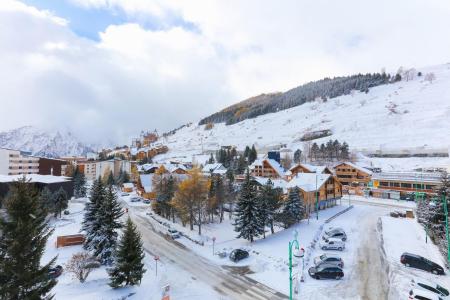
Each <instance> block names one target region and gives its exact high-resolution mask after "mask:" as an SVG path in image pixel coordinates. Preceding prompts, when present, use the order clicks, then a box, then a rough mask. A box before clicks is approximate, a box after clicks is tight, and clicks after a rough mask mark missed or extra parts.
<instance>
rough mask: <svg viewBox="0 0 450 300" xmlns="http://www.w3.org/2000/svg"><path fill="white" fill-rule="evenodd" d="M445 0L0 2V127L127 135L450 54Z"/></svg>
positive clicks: (94, 138) (122, 139)
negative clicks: (257, 99)
mask: <svg viewBox="0 0 450 300" xmlns="http://www.w3.org/2000/svg"><path fill="white" fill-rule="evenodd" d="M449 16H450V2H448V1H447V0H442V1H440V0H423V1H418V0H396V1H387V0H377V1H365V0H363V1H361V0H342V1H333V0H328V1H325V0H315V1H306V0H297V1H290V0H284V1H266V0H246V1H239V0H228V1H219V0H217V1H216V0H203V1H199V0H189V1H183V0H24V1H16V0H1V1H0V104H1V106H0V109H1V110H0V112H1V117H0V131H2V130H9V129H13V128H16V127H19V126H24V125H35V126H38V127H42V128H50V129H55V128H56V129H57V128H63V127H64V128H70V129H71V130H72V131H73V132H74V133H75V134H76V135H78V136H79V137H80V138H81V139H82V140H84V141H86V142H90V143H92V142H99V141H102V142H103V141H106V140H108V141H113V142H115V143H118V144H123V143H129V142H130V140H131V138H132V137H133V136H135V135H136V134H138V133H139V132H140V131H141V130H147V129H148V130H153V129H158V131H159V132H164V131H168V130H171V129H174V128H176V127H179V126H180V125H183V124H185V123H188V122H197V121H198V120H199V119H200V118H202V117H205V116H207V115H208V114H211V113H214V112H216V111H217V110H219V109H222V108H224V107H226V106H228V105H230V104H233V103H235V102H237V101H240V100H243V99H245V98H248V97H251V96H254V95H258V94H261V93H268V92H275V91H286V90H288V89H290V88H293V87H295V86H298V85H300V84H302V83H306V82H308V81H312V80H317V79H321V78H323V77H332V76H338V75H349V74H354V73H364V72H379V71H380V70H381V69H382V68H385V69H386V70H387V71H389V72H395V71H396V70H397V69H398V68H399V67H400V66H403V67H406V68H408V67H415V68H420V67H423V66H430V65H437V64H444V63H447V62H449V61H450V39H449V38H448V28H450V17H449Z"/></svg>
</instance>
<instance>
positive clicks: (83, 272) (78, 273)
mask: <svg viewBox="0 0 450 300" xmlns="http://www.w3.org/2000/svg"><path fill="white" fill-rule="evenodd" d="M98 267H100V263H99V262H98V261H97V260H96V259H95V258H93V257H92V256H90V255H89V253H87V252H78V253H75V254H74V255H73V256H72V258H71V259H70V260H69V261H68V262H67V264H66V270H67V272H70V273H73V275H74V276H75V278H76V279H78V280H79V281H80V282H82V283H83V282H85V281H86V279H87V277H88V276H89V273H91V271H92V270H93V269H96V268H98Z"/></svg>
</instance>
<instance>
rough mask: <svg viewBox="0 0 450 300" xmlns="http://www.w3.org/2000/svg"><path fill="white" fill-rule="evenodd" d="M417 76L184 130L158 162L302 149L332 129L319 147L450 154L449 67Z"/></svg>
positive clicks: (168, 140)
mask: <svg viewBox="0 0 450 300" xmlns="http://www.w3.org/2000/svg"><path fill="white" fill-rule="evenodd" d="M419 71H420V72H421V73H422V74H424V75H423V76H420V77H417V76H416V77H415V78H413V79H411V80H409V81H406V80H402V81H400V82H396V83H392V84H387V85H380V86H377V87H373V88H371V89H370V91H369V92H368V93H365V92H354V93H351V94H349V95H344V96H340V97H336V98H334V99H329V100H328V101H326V102H323V101H322V100H316V101H313V102H307V103H305V104H302V105H299V106H296V107H293V108H290V109H286V110H283V111H279V112H276V113H269V114H265V115H262V116H258V117H256V118H254V119H247V120H244V121H242V122H239V123H236V124H233V125H228V126H227V125H225V124H224V123H219V124H215V125H214V127H213V128H212V129H211V130H205V126H204V125H190V126H187V127H184V128H182V129H180V130H178V131H177V132H176V133H175V134H173V135H170V136H168V137H166V138H165V143H166V144H167V146H168V147H169V149H170V151H169V153H167V154H165V155H163V156H160V157H159V159H167V158H171V157H172V158H178V159H186V160H190V159H191V157H192V155H199V154H201V153H205V152H207V151H208V150H216V149H218V148H220V146H223V145H235V146H237V147H238V148H239V149H243V147H245V145H251V144H255V145H256V147H257V148H259V149H264V150H267V149H270V148H278V147H279V146H280V145H286V146H287V147H288V148H290V149H298V148H300V149H302V148H303V147H304V146H305V143H304V142H302V141H301V138H302V137H303V136H304V135H305V134H307V133H311V132H314V131H318V130H330V132H331V136H327V137H324V138H321V139H317V140H314V141H315V142H318V143H322V142H324V141H327V140H328V139H330V138H331V139H338V140H340V141H347V142H348V143H349V145H350V148H352V149H356V150H360V151H369V152H370V151H372V152H374V151H382V152H383V151H391V150H392V151H414V150H420V151H431V152H436V151H437V152H445V151H448V147H449V145H450V89H449V88H448V87H449V86H450V64H446V65H440V66H436V67H431V68H423V69H419V70H417V72H419ZM429 73H433V74H435V77H436V79H435V80H433V81H432V82H430V81H427V80H425V77H426V76H425V75H426V74H429ZM186 149H189V150H186Z"/></svg>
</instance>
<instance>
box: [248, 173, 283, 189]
mask: <svg viewBox="0 0 450 300" xmlns="http://www.w3.org/2000/svg"><path fill="white" fill-rule="evenodd" d="M253 179H254V180H255V181H256V182H258V183H259V184H260V185H265V184H267V181H269V179H270V181H272V183H273V187H274V188H281V189H283V191H284V190H286V184H287V181H286V180H284V179H275V178H267V177H259V176H254V177H253Z"/></svg>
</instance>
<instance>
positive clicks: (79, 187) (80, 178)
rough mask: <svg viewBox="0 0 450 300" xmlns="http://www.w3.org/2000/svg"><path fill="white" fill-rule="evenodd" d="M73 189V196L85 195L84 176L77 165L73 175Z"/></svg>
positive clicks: (80, 196) (81, 196)
mask: <svg viewBox="0 0 450 300" xmlns="http://www.w3.org/2000/svg"><path fill="white" fill-rule="evenodd" d="M73 189H74V193H73V194H74V196H75V198H83V197H86V177H85V175H84V173H83V172H80V170H79V169H78V167H77V168H76V169H75V172H74V175H73Z"/></svg>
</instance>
